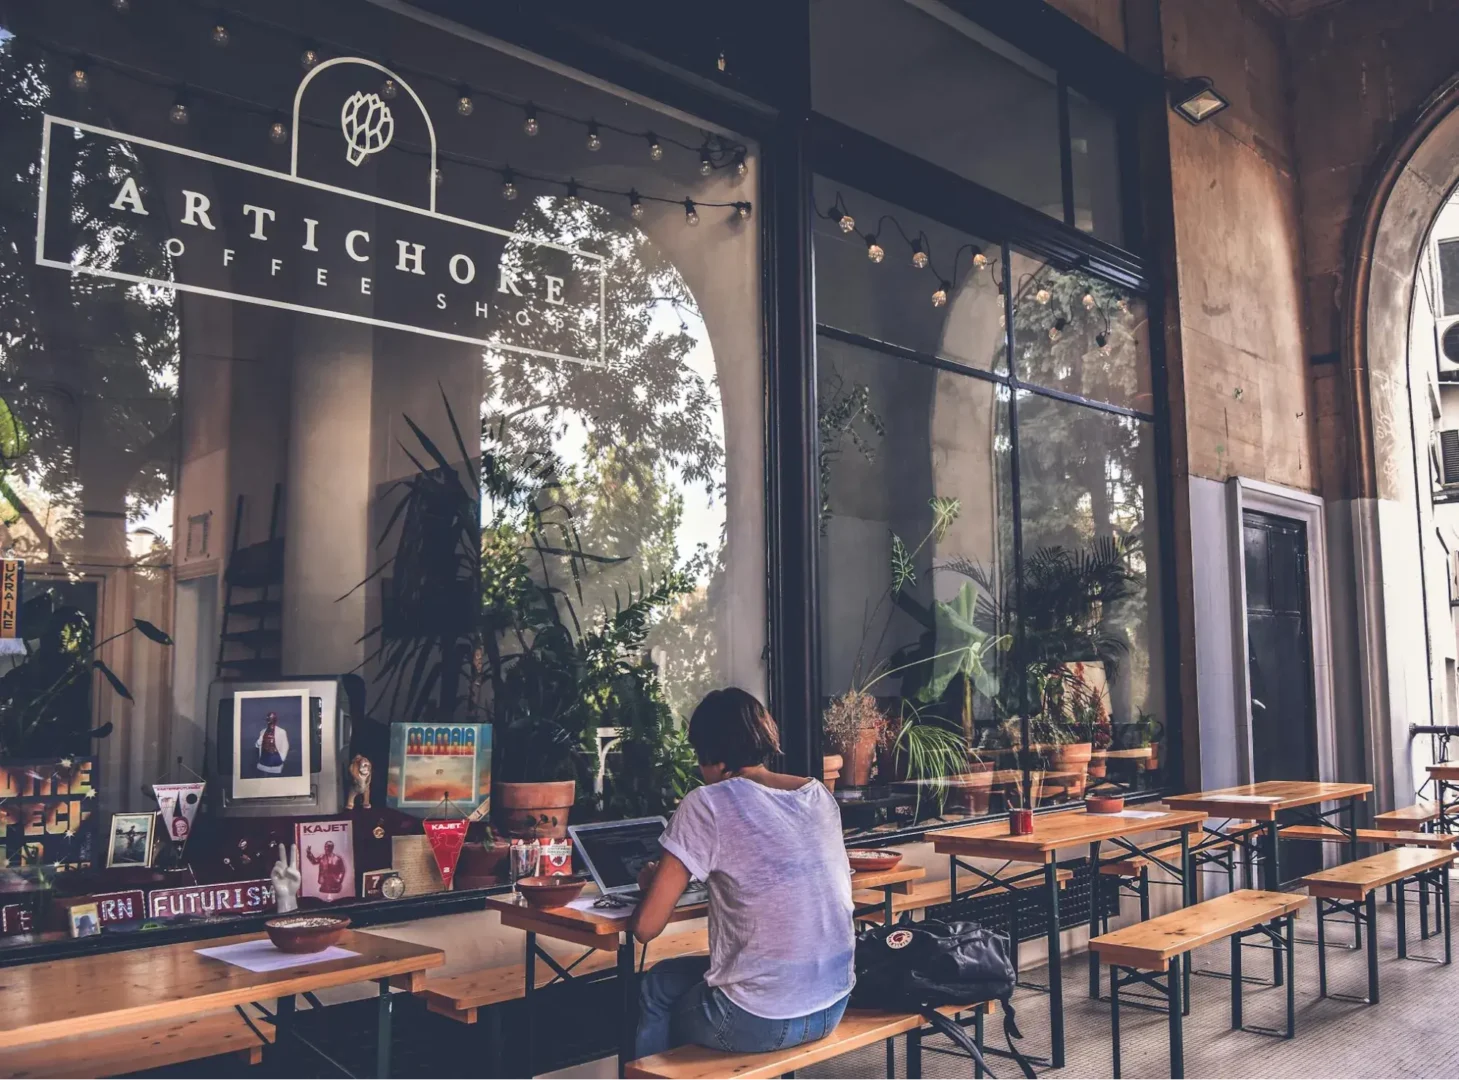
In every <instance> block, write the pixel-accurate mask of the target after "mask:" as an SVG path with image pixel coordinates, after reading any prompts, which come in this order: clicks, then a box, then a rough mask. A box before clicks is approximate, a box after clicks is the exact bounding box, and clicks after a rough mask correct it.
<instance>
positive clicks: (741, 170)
mask: <svg viewBox="0 0 1459 1080" xmlns="http://www.w3.org/2000/svg"><path fill="white" fill-rule="evenodd" d="M749 171H750V166H749V165H748V164H747V163H746V161H745V155H744V154H742V153H741V154H736V155H735V175H736V176H738V177H740V178H741V179H744V176H745V174H746V173H747V172H749Z"/></svg>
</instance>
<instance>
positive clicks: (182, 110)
mask: <svg viewBox="0 0 1459 1080" xmlns="http://www.w3.org/2000/svg"><path fill="white" fill-rule="evenodd" d="M167 119H169V120H171V121H172V122H173V123H174V124H186V123H187V122H188V119H189V117H188V109H187V102H186V101H184V100H183V99H182V98H178V99H177V100H176V101H174V102H173V103H172V108H171V109H170V110H168V113H167Z"/></svg>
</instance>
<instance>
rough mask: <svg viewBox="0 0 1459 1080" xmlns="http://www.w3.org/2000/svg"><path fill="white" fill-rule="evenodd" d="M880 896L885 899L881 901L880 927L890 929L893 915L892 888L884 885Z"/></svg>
mask: <svg viewBox="0 0 1459 1080" xmlns="http://www.w3.org/2000/svg"><path fill="white" fill-rule="evenodd" d="M882 896H883V897H885V899H884V900H883V901H882V917H883V922H882V925H883V926H886V927H890V926H891V925H892V918H893V916H894V914H895V913H894V912H893V910H892V887H891V886H890V885H885V886H883V887H882Z"/></svg>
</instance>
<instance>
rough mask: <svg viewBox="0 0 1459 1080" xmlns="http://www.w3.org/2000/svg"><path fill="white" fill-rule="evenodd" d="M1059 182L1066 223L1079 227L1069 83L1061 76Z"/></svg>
mask: <svg viewBox="0 0 1459 1080" xmlns="http://www.w3.org/2000/svg"><path fill="white" fill-rule="evenodd" d="M1058 93H1059V183H1060V190H1061V191H1062V192H1063V194H1064V224H1065V225H1067V226H1069V227H1070V228H1071V229H1073V228H1077V226H1076V224H1075V222H1074V142H1073V138H1074V136H1073V134H1072V133H1071V130H1070V129H1071V126H1072V125H1071V124H1070V122H1069V84H1068V83H1066V82H1065V81H1064V77H1063V76H1062V75H1060V76H1059V84H1058Z"/></svg>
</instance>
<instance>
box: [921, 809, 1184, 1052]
mask: <svg viewBox="0 0 1459 1080" xmlns="http://www.w3.org/2000/svg"><path fill="white" fill-rule="evenodd" d="M1205 820H1206V815H1205V814H1204V813H1201V812H1200V811H1195V810H1173V809H1167V808H1165V807H1152V808H1150V809H1142V808H1140V807H1130V808H1129V809H1127V810H1124V811H1122V812H1121V813H1118V814H1091V813H1088V812H1087V811H1085V810H1082V809H1081V810H1064V811H1059V812H1056V813H1051V814H1050V813H1045V814H1035V815H1034V819H1033V832H1032V833H1030V834H1029V835H1027V836H1013V835H1011V834H1010V833H1009V831H1008V821H1007V820H1006V819H1002V820H996V821H988V822H984V823H982V824H980V825H972V826H969V827H967V828H962V829H949V830H948V831H946V832H938V833H933V834H932V849H933V850H934V851H936V852H937V853H938V854H940V855H946V856H948V859H949V866H948V876H949V878H950V879H951V884H952V888H951V890H950V893H949V895H950V897H951V899H952V900H954V901H956V900H963V899H971V898H974V897H976V896H978V894H979V893H981V892H984V891H986V890H989V889H992V888H994V887H995V883H996V886H1006V885H1009V884H1011V883H1012V882H1014V881H1022V880H1024V879H1026V878H1029V877H1032V876H1034V875H1035V874H1040V873H1041V874H1042V875H1043V877H1044V887H1043V894H1044V898H1045V904H1044V914H1045V916H1046V918H1045V936H1046V937H1047V939H1048V946H1049V1027H1050V1036H1051V1041H1052V1044H1053V1045H1052V1050H1053V1053H1052V1055H1051V1057H1050V1064H1051V1065H1052V1067H1053V1068H1056V1069H1058V1068H1062V1067H1063V1065H1064V1058H1065V1049H1064V986H1063V959H1062V957H1061V956H1060V954H1059V882H1058V876H1057V874H1058V866H1057V862H1056V856H1057V854H1058V850H1059V849H1060V848H1071V847H1087V849H1088V851H1089V861H1090V867H1091V870H1092V872H1093V873H1094V875H1095V879H1094V880H1095V884H1093V885H1091V889H1094V888H1096V887H1097V882H1098V875H1099V868H1100V866H1101V865H1103V863H1104V862H1119V861H1123V860H1125V859H1128V858H1130V857H1131V856H1140V857H1143V858H1146V859H1149V860H1150V861H1152V862H1154V863H1156V864H1158V865H1160V866H1162V867H1164V868H1165V869H1166V870H1167V871H1168V872H1169V873H1171V874H1172V875H1174V876H1175V877H1176V878H1177V879H1178V880H1179V881H1180V883H1181V895H1182V905H1181V906H1182V907H1184V906H1185V905H1186V904H1189V903H1190V902H1191V874H1190V850H1191V849H1190V831H1191V830H1192V829H1194V828H1197V827H1199V826H1200V825H1201V823H1202V822H1204V821H1205ZM1174 830H1178V831H1179V832H1180V863H1179V865H1178V866H1176V865H1172V864H1171V863H1170V862H1169V861H1168V860H1167V859H1165V858H1163V857H1162V856H1161V855H1160V854H1158V853H1156V851H1155V848H1157V847H1159V846H1161V845H1162V844H1166V843H1168V841H1165V840H1160V841H1156V842H1155V843H1152V844H1149V845H1146V846H1143V847H1142V846H1141V845H1140V844H1138V843H1136V842H1135V841H1134V840H1132V839H1131V838H1132V837H1136V836H1140V835H1142V834H1146V833H1152V832H1162V831H1174ZM1105 842H1110V843H1112V844H1113V845H1114V846H1115V847H1116V848H1118V849H1119V853H1118V854H1117V855H1115V856H1114V858H1112V859H1107V860H1102V859H1101V857H1100V847H1101V845H1102V844H1104V843H1105ZM968 858H974V859H1001V860H1003V861H1004V862H1005V863H1032V864H1035V865H1038V866H1040V867H1041V869H1040V870H1032V871H1029V872H1028V873H1027V874H1021V875H1018V876H1017V877H1014V878H1008V877H1006V876H1005V877H996V876H995V875H994V874H990V873H988V872H987V871H985V870H983V869H981V868H979V867H977V866H973V865H972V864H971V863H967V862H963V861H962V860H963V859H968ZM960 869H961V870H965V871H967V872H968V873H971V874H972V875H973V876H974V878H975V880H976V881H977V884H975V885H974V886H973V888H971V889H969V890H968V891H966V892H963V893H959V892H958V888H957V878H958V870H960ZM1091 900H1092V897H1091ZM1098 919H1099V905H1098V904H1097V903H1094V902H1091V903H1090V905H1089V932H1090V936H1091V937H1094V936H1096V935H1097V934H1098V933H1099V930H1098ZM1090 993H1091V996H1094V997H1097V996H1098V994H1099V961H1098V958H1097V957H1095V956H1094V954H1093V953H1091V954H1090Z"/></svg>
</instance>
